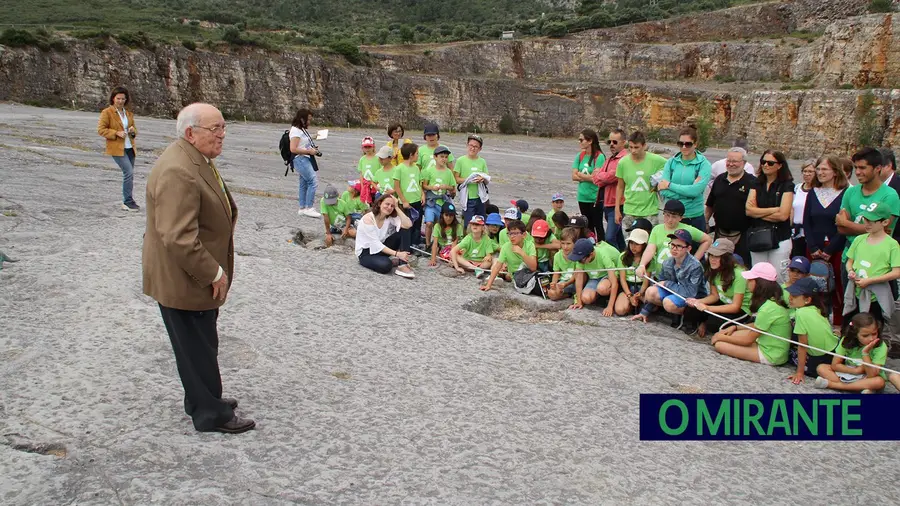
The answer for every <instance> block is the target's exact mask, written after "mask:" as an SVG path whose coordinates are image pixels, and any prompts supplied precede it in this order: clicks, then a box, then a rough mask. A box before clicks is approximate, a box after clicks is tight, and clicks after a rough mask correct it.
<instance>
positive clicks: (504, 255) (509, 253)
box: [481, 220, 537, 291]
mask: <svg viewBox="0 0 900 506" xmlns="http://www.w3.org/2000/svg"><path fill="white" fill-rule="evenodd" d="M506 229H507V231H508V236H509V242H508V243H506V244H504V245H503V246H502V247H501V248H500V256H499V257H497V261H496V262H494V265H493V266H492V267H491V276H490V277H489V278H488V280H487V283H485V284H484V285H482V286H481V290H482V291H487V290H490V289H491V287H492V286H493V285H494V280H495V279H497V275H498V274H500V271H501V270H503V268H504V267H505V268H506V272H507V275H506V277H507V278H508V279H512V278H511V275H512V274H513V273H515V272H516V271H518V270H519V269H528V270H530V271H536V270H537V249H536V248H535V247H534V242H533V241H526V240H525V224H524V223H522V222H521V221H519V220H512V221H510V222H509V223H508V224H507V225H506Z"/></svg>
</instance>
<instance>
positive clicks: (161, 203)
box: [143, 103, 256, 433]
mask: <svg viewBox="0 0 900 506" xmlns="http://www.w3.org/2000/svg"><path fill="white" fill-rule="evenodd" d="M176 128H177V130H178V136H179V139H178V140H177V141H175V142H173V143H172V144H170V145H169V147H168V148H166V150H165V152H163V154H162V156H160V157H159V160H157V161H156V164H155V165H154V166H153V169H151V170H150V176H149V178H148V179H147V230H146V233H145V234H144V252H143V270H144V293H145V294H147V295H149V296H151V297H153V298H154V299H156V301H157V302H158V303H159V309H160V312H161V313H162V318H163V322H164V323H165V325H166V331H167V332H168V333H169V339H170V340H171V342H172V349H173V350H174V351H175V362H176V364H177V365H178V374H179V376H181V384H182V385H183V386H184V410H185V412H186V413H187V414H188V415H189V416H190V417H191V419H192V420H193V423H194V428H196V429H197V430H199V431H204V432H208V431H218V432H227V433H240V432H245V431H248V430H250V429H252V428H253V427H254V426H255V425H256V424H255V422H254V421H253V420H247V419H242V418H239V417H238V416H237V415H235V413H234V408H236V407H237V401H236V400H234V399H228V398H223V397H222V378H221V376H220V374H219V362H218V359H217V355H218V347H219V337H218V333H217V331H216V320H217V318H218V316H219V307H220V306H221V305H222V304H224V303H225V297H226V295H227V294H228V290H229V288H230V287H231V279H232V277H233V275H234V224H235V222H236V221H237V206H236V205H235V203H234V199H233V198H232V197H231V194H230V193H229V192H228V187H227V186H226V185H225V181H224V180H222V178H221V176H220V174H219V172H218V170H217V169H216V166H215V164H214V163H213V159H215V158H216V157H217V156H219V154H221V153H222V141H223V140H224V139H225V120H224V118H223V117H222V113H221V112H219V110H218V109H216V108H215V107H213V106H211V105H209V104H199V103H198V104H191V105H189V106H187V107H185V108H184V109H182V110H181V112H180V113H179V114H178V119H177V125H176Z"/></svg>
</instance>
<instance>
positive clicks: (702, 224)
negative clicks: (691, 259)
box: [681, 214, 706, 251]
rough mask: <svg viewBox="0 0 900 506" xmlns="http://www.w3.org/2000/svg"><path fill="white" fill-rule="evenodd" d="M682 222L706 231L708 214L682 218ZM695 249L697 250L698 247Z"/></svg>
mask: <svg viewBox="0 0 900 506" xmlns="http://www.w3.org/2000/svg"><path fill="white" fill-rule="evenodd" d="M681 222H682V223H684V224H685V225H690V226H692V227H694V228H696V229H697V230H699V231H701V232H703V233H704V234H705V233H706V216H703V215H702V214H701V215H700V216H695V217H693V218H682V219H681ZM694 251H697V250H696V249H695V250H694Z"/></svg>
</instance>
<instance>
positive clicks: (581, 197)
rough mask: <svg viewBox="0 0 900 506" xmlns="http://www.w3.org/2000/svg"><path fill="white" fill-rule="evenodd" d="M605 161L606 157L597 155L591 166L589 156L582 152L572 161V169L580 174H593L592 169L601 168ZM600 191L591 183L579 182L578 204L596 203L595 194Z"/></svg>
mask: <svg viewBox="0 0 900 506" xmlns="http://www.w3.org/2000/svg"><path fill="white" fill-rule="evenodd" d="M605 161H606V157H605V156H604V155H603V153H597V158H594V163H593V164H591V154H590V152H587V151H582V152H581V153H578V154H577V155H575V160H574V161H572V168H573V169H575V170H577V171H578V172H581V173H582V174H593V173H594V169H596V168H598V167H603V163H604V162H605ZM598 191H600V188H598V187H597V185H595V184H594V183H592V182H589V181H579V182H578V202H590V203H592V204H593V203H594V202H596V201H597V192H598Z"/></svg>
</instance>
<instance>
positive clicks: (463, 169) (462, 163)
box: [453, 155, 488, 199]
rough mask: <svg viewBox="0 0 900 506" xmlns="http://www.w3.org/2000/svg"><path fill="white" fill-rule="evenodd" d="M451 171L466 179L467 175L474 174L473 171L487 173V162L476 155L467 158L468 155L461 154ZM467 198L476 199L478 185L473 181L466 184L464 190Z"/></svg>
mask: <svg viewBox="0 0 900 506" xmlns="http://www.w3.org/2000/svg"><path fill="white" fill-rule="evenodd" d="M453 172H456V173H457V174H459V177H461V178H463V179H468V177H469V176H471V175H472V174H474V173H475V172H482V173H484V174H488V168H487V162H486V161H484V158H482V157H480V156H479V157H478V158H476V159H475V160H472V159H471V158H469V156H468V155H466V156H461V157H459V158H458V159H457V160H456V165H454V166H453ZM466 192H467V193H466V195H467V198H470V199H477V198H478V185H477V184H475V183H471V184H469V185H468V186H467V190H466Z"/></svg>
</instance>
